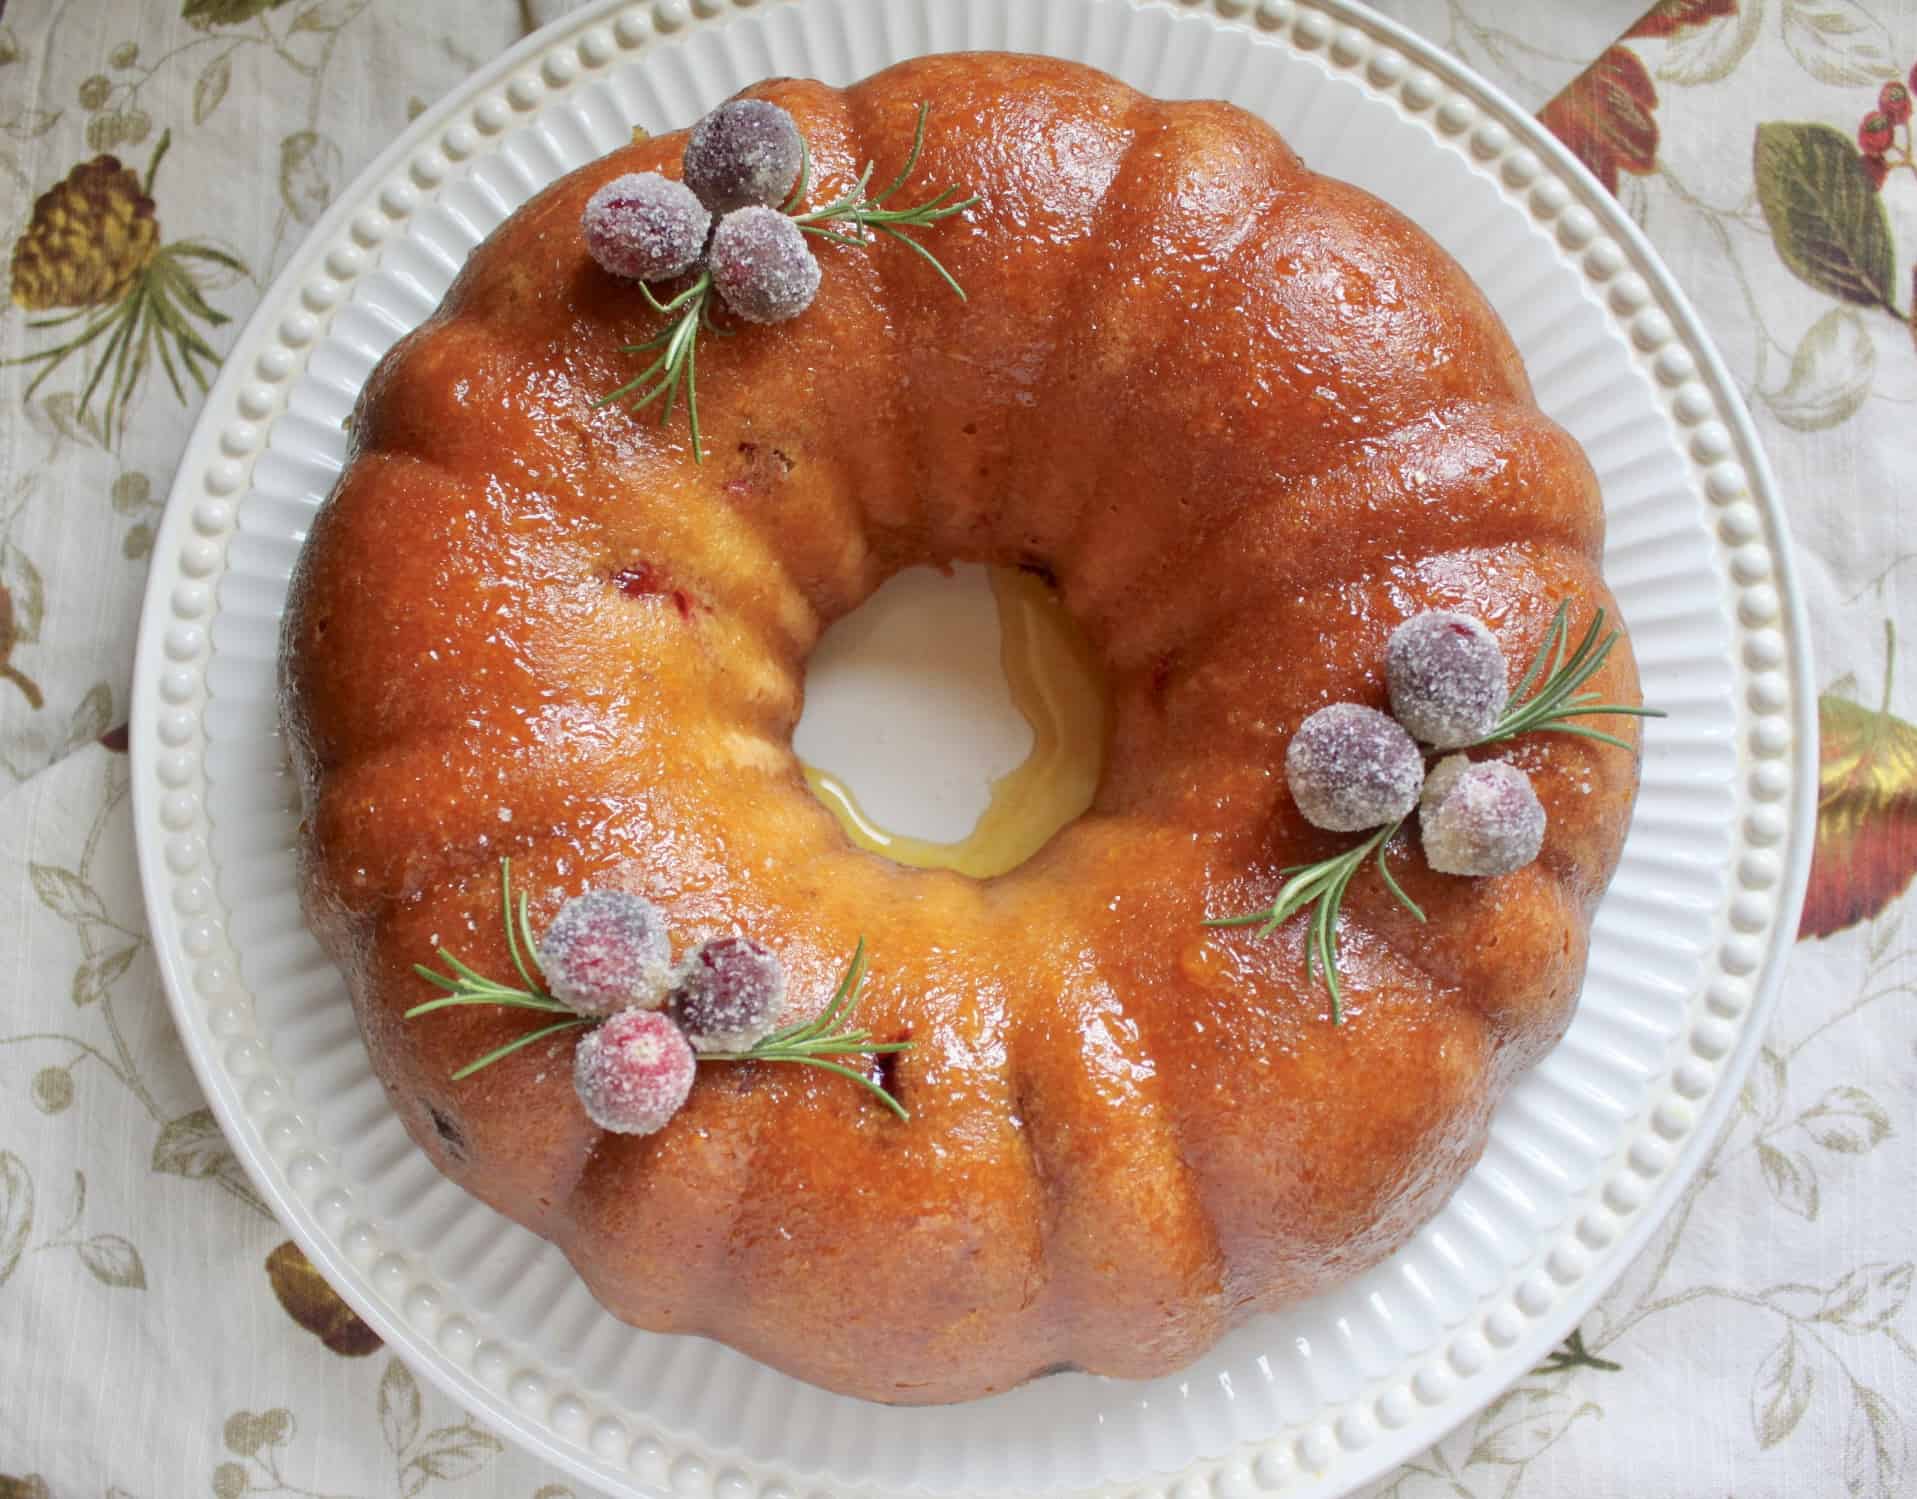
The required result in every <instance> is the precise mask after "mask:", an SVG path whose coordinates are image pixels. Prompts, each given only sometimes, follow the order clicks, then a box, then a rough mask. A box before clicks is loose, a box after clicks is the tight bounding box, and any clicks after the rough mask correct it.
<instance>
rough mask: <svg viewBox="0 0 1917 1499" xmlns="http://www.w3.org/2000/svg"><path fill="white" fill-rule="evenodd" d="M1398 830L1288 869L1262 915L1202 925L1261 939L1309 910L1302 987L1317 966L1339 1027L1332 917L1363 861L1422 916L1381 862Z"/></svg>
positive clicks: (1340, 996)
mask: <svg viewBox="0 0 1917 1499" xmlns="http://www.w3.org/2000/svg"><path fill="white" fill-rule="evenodd" d="M1403 826H1404V819H1403V818H1402V817H1401V818H1399V819H1398V820H1397V821H1396V822H1393V823H1388V824H1386V825H1385V826H1384V827H1381V828H1379V829H1378V831H1377V832H1375V833H1373V834H1372V835H1371V836H1370V837H1369V838H1367V839H1365V841H1364V842H1363V843H1360V844H1358V845H1357V846H1355V847H1353V848H1349V849H1346V850H1345V851H1344V852H1343V853H1341V854H1334V855H1332V857H1330V858H1329V859H1320V860H1319V861H1318V862H1317V863H1316V864H1294V865H1293V866H1292V867H1291V868H1289V869H1286V870H1283V871H1281V872H1282V873H1283V874H1284V875H1285V876H1286V880H1285V883H1284V884H1283V885H1281V886H1279V887H1278V897H1277V899H1276V900H1274V901H1273V902H1272V903H1271V904H1270V905H1269V906H1267V907H1266V908H1265V909H1264V910H1262V911H1251V912H1247V913H1246V914H1245V915H1243V916H1222V917H1218V918H1216V919H1215V920H1212V921H1207V922H1206V923H1205V925H1206V926H1208V927H1213V928H1225V927H1239V926H1255V927H1257V928H1258V931H1257V933H1256V935H1257V936H1260V937H1267V936H1270V935H1271V933H1272V932H1274V931H1276V930H1277V929H1278V927H1279V926H1281V925H1282V924H1283V923H1284V922H1286V921H1289V920H1290V919H1291V918H1292V917H1293V916H1296V915H1297V914H1298V913H1299V912H1300V911H1302V910H1304V909H1305V908H1306V907H1307V906H1309V907H1310V908H1311V924H1310V927H1309V928H1308V929H1307V931H1306V933H1305V982H1306V983H1307V984H1308V983H1310V982H1311V976H1312V967H1313V963H1314V960H1315V962H1316V964H1317V966H1318V967H1321V968H1323V969H1324V974H1325V987H1326V988H1327V989H1328V990H1330V991H1331V1023H1332V1024H1333V1025H1343V1024H1344V1023H1345V1006H1344V991H1343V990H1342V989H1340V988H1339V986H1338V912H1339V910H1340V908H1341V907H1342V906H1343V905H1344V902H1345V891H1346V890H1348V889H1349V888H1350V886H1351V882H1352V880H1353V879H1354V878H1355V877H1356V876H1357V873H1358V871H1359V870H1360V869H1361V868H1363V867H1364V863H1365V861H1366V860H1367V859H1369V858H1371V857H1373V856H1374V855H1375V856H1376V858H1377V861H1378V873H1379V874H1380V875H1382V876H1383V877H1384V882H1385V888H1386V889H1388V890H1389V891H1390V892H1391V893H1392V895H1393V896H1395V897H1396V898H1397V900H1398V903H1399V904H1400V905H1402V906H1403V907H1404V908H1405V909H1406V910H1407V911H1409V912H1410V913H1411V914H1412V915H1413V916H1415V917H1417V918H1418V920H1419V921H1423V920H1424V919H1425V916H1424V911H1423V910H1422V909H1421V908H1420V907H1419V905H1418V903H1417V902H1416V901H1414V900H1413V899H1412V898H1411V897H1410V896H1409V895H1407V894H1405V892H1404V888H1403V887H1402V886H1401V885H1399V883H1398V881H1397V880H1396V879H1395V878H1394V877H1393V876H1392V873H1391V865H1390V864H1389V863H1388V862H1387V861H1386V859H1385V848H1386V845H1387V844H1389V843H1390V842H1391V837H1392V835H1393V834H1394V833H1396V832H1397V831H1398V829H1399V828H1401V827H1403Z"/></svg>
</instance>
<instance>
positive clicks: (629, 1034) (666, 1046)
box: [538, 890, 785, 1135]
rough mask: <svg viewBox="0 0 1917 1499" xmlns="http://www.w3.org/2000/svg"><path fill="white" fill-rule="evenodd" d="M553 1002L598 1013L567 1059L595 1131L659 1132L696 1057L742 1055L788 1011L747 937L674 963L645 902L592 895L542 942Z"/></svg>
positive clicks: (623, 895) (768, 966)
mask: <svg viewBox="0 0 1917 1499" xmlns="http://www.w3.org/2000/svg"><path fill="white" fill-rule="evenodd" d="M538 958H539V966H540V968H541V969H542V970H544V972H545V975H546V983H547V986H548V987H549V988H550V989H551V991H552V995H553V998H555V999H557V1000H559V1001H561V1002H562V1003H564V1004H566V1005H569V1006H571V1007H572V1009H573V1010H575V1011H576V1012H577V1013H579V1014H581V1015H587V1016H604V1017H605V1020H604V1022H603V1023H602V1024H600V1025H598V1026H595V1027H594V1028H593V1029H592V1030H591V1031H589V1032H587V1034H586V1036H585V1037H584V1039H583V1040H581V1041H580V1043H579V1045H578V1048H577V1049H576V1050H575V1051H574V1053H573V1086H574V1087H575V1088H576V1089H577V1090H578V1093H579V1101H580V1102H581V1103H582V1104H584V1105H585V1109H586V1113H587V1114H588V1115H589V1116H591V1118H592V1121H593V1123H595V1124H597V1125H598V1126H599V1127H600V1128H602V1129H609V1130H615V1131H617V1132H619V1133H621V1134H629V1135H649V1134H652V1133H653V1132H655V1131H656V1130H660V1129H663V1128H664V1127H665V1125H666V1122H667V1121H668V1120H669V1119H671V1118H672V1116H673V1115H674V1114H676V1113H678V1112H679V1108H680V1106H681V1105H682V1104H684V1103H685V1101H686V1096H687V1095H688V1094H689V1093H690V1092H691V1091H692V1077H693V1072H694V1070H695V1068H696V1065H697V1062H698V1053H700V1052H740V1051H744V1050H747V1049H748V1048H750V1047H751V1046H753V1045H754V1044H755V1043H757V1042H758V1041H760V1040H762V1039H763V1038H764V1037H765V1036H766V1035H768V1034H769V1033H770V1032H771V1030H772V1027H773V1024H774V1022H775V1021H776V1020H777V1019H778V1017H779V1013H780V1011H781V1010H782V1009H783V1008H784V1005H785V970H784V968H783V967H782V966H781V965H780V963H779V960H778V958H777V957H776V956H775V955H774V954H773V953H772V952H770V951H769V950H768V949H766V948H765V947H763V946H761V945H760V944H759V943H757V942H754V941H753V940H752V939H751V938H749V937H715V938H713V939H712V940H710V941H707V942H702V943H701V944H700V945H699V946H698V947H696V948H694V949H693V950H692V951H691V952H690V953H688V954H687V955H686V957H685V959H684V961H682V962H680V963H678V964H676V965H675V964H674V963H673V961H672V949H671V942H670V939H669V938H668V936H667V934H666V924H665V917H664V915H663V914H662V913H661V912H660V910H659V908H658V907H657V906H655V905H653V904H652V902H651V901H649V900H646V899H645V898H644V897H642V896H638V895H633V894H631V893H630V892H629V891H625V890H589V891H587V892H586V893H585V894H584V895H580V896H575V897H574V898H573V899H572V900H569V901H567V902H566V904H565V905H564V906H562V907H561V908H560V911H559V915H558V916H557V917H555V918H554V920H553V923H552V925H551V926H549V927H547V928H546V932H545V935H544V936H542V937H541V938H540V939H539V950H538Z"/></svg>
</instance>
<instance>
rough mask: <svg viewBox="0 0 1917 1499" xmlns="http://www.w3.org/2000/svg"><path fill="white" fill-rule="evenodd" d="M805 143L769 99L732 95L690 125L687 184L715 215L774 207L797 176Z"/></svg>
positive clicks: (794, 125)
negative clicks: (735, 97) (751, 208)
mask: <svg viewBox="0 0 1917 1499" xmlns="http://www.w3.org/2000/svg"><path fill="white" fill-rule="evenodd" d="M803 155H804V147H803V146H802V145H801V143H800V140H799V127H798V125H797V124H795V123H794V122H793V119H792V116H791V115H789V114H787V113H786V111H785V110H783V109H781V108H780V107H779V106H778V105H776V104H774V103H772V102H771V101H770V100H768V99H733V100H730V101H729V102H727V103H725V104H721V105H720V106H719V107H718V108H717V109H715V110H713V111H712V113H711V114H709V115H707V116H706V117H705V118H704V119H703V120H701V121H699V123H698V124H696V125H694V126H693V127H692V137H691V139H690V140H688V141H687V142H686V155H685V167H684V170H685V175H686V185H687V186H688V187H690V188H691V189H692V191H693V192H695V193H696V194H698V196H699V201H700V202H702V203H704V204H705V206H706V207H707V208H709V209H711V210H712V211H713V212H714V213H730V212H731V211H732V210H733V209H735V208H747V207H750V206H751V205H753V204H757V205H759V206H760V207H762V208H776V207H778V206H779V205H780V204H781V203H783V202H785V200H786V197H787V196H788V195H789V194H790V193H791V191H792V188H793V185H794V184H795V183H796V182H797V181H798V180H799V168H800V163H801V160H802V158H803Z"/></svg>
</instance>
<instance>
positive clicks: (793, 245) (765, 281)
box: [706, 208, 820, 323]
mask: <svg viewBox="0 0 1917 1499" xmlns="http://www.w3.org/2000/svg"><path fill="white" fill-rule="evenodd" d="M706 264H707V266H708V267H709V268H710V270H711V272H712V284H713V285H714V286H716V287H717V288H718V289H719V295H720V296H721V297H722V298H724V300H725V304H726V306H727V307H728V308H730V309H731V310H732V312H733V314H734V315H735V316H737V317H741V318H743V319H745V321H746V322H748V323H782V322H784V321H785V320H786V319H787V318H795V317H797V316H798V315H799V314H800V313H802V312H804V311H805V310H806V308H808V307H810V306H811V305H812V298H813V296H814V295H815V294H816V293H817V292H818V290H819V276H820V272H819V262H818V258H817V257H816V256H814V255H813V253H812V247H811V246H810V245H808V244H807V243H806V242H805V231H803V230H802V229H800V228H799V226H798V225H797V224H795V223H794V222H793V221H792V220H791V219H790V218H788V217H787V216H786V215H785V214H782V213H780V212H779V211H778V210H777V209H776V208H740V209H735V210H734V211H733V212H731V213H729V214H727V215H726V216H725V217H724V218H722V219H721V220H719V227H718V228H717V229H715V230H713V232H712V245H711V248H710V249H709V250H708V251H707V252H706Z"/></svg>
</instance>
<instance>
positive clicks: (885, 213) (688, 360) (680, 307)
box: [593, 103, 978, 463]
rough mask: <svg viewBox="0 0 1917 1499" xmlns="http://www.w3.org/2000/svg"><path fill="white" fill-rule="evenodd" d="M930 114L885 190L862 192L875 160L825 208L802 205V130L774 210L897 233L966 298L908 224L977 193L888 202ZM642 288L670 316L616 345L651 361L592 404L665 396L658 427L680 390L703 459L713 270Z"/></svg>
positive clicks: (808, 173) (861, 244) (827, 236)
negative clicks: (666, 295) (665, 295)
mask: <svg viewBox="0 0 1917 1499" xmlns="http://www.w3.org/2000/svg"><path fill="white" fill-rule="evenodd" d="M930 113H931V105H929V104H924V103H921V104H920V105H919V116H918V123H917V124H916V125H915V126H914V127H913V131H912V149H911V151H910V152H908V153H907V155H906V158H905V165H904V166H902V167H901V168H900V169H899V173H898V175H897V176H896V177H894V178H893V179H892V181H891V183H890V184H889V185H887V187H886V188H885V190H884V191H883V192H881V193H879V194H878V196H877V197H868V196H867V195H866V189H867V188H868V187H869V186H870V184H871V181H872V172H873V169H874V163H872V162H867V163H866V164H865V170H864V171H863V172H861V173H860V174H859V180H858V182H857V183H856V184H855V185H854V186H853V188H852V189H851V191H850V192H847V193H844V194H842V195H841V196H839V197H837V198H835V199H833V201H832V202H830V203H827V204H826V205H825V206H824V207H823V208H813V209H806V208H804V206H803V205H804V203H805V200H806V195H807V194H808V193H809V192H810V191H811V188H812V150H811V147H810V146H808V145H807V144H806V141H805V137H804V136H801V137H800V138H799V178H798V181H797V182H796V183H794V184H793V188H792V193H791V196H790V197H788V198H787V199H786V200H785V202H784V203H783V204H782V205H780V210H779V211H780V212H781V213H784V214H785V215H787V216H788V217H789V218H791V219H792V220H793V222H794V223H796V224H797V225H798V226H799V228H800V229H801V230H803V231H804V232H805V233H807V234H814V235H817V236H818V237H819V238H820V239H824V240H828V241H830V242H831V243H833V244H835V245H847V246H850V247H852V248H853V249H868V248H870V247H871V245H872V244H873V243H874V241H873V237H872V236H873V234H874V233H877V234H883V235H885V236H887V237H888V238H890V239H893V240H896V241H897V242H898V243H899V244H902V245H904V246H905V247H906V249H908V250H910V251H912V253H913V254H915V255H917V256H919V257H920V258H921V259H922V260H924V261H925V262H926V264H928V265H930V266H931V267H932V269H933V270H935V271H937V272H938V274H939V276H940V277H941V278H942V279H943V280H944V282H945V284H946V285H947V286H949V287H951V288H952V290H953V291H954V292H955V293H956V294H957V296H958V299H959V300H960V301H961V302H963V301H964V300H965V288H964V287H962V286H960V285H959V284H958V280H957V278H956V277H954V276H953V275H952V273H951V272H950V271H948V270H947V269H946V268H945V266H944V264H943V263H942V262H941V261H940V260H939V258H938V256H936V255H934V254H933V253H932V252H931V251H930V250H928V249H926V247H925V246H924V245H922V244H920V243H919V242H918V241H917V240H916V239H914V238H912V236H911V235H909V234H907V233H906V232H905V231H906V230H908V229H919V228H923V227H925V226H926V225H928V224H936V223H938V222H939V221H940V220H942V219H949V218H951V217H952V216H953V215H954V214H960V213H963V212H965V210H966V209H968V208H970V207H971V206H972V205H973V204H975V203H977V202H978V198H977V196H976V195H974V196H971V197H966V198H960V197H958V196H957V194H958V189H957V188H956V187H948V188H946V189H945V191H944V192H942V193H940V194H938V196H936V197H934V198H931V199H929V200H927V201H926V202H924V203H921V204H919V205H918V206H917V207H915V208H887V207H886V206H885V205H886V204H887V203H888V202H889V201H890V200H891V198H892V196H893V194H895V193H896V192H898V190H899V189H900V188H902V187H904V186H905V184H906V181H907V179H908V178H910V177H911V175H912V170H913V168H914V167H916V166H917V165H918V162H919V153H920V152H921V150H923V148H924V146H925V121H926V117H927V116H928V115H929V114H930ZM841 224H850V225H851V226H852V232H851V233H847V232H846V231H845V230H844V229H842V228H834V227H831V226H833V225H841ZM639 290H640V291H641V292H642V293H644V295H645V299H646V303H647V305H648V306H650V307H651V308H652V310H653V311H654V312H656V313H658V314H659V315H660V316H661V317H663V318H666V319H667V320H668V321H667V323H666V326H665V327H664V328H663V329H661V330H660V332H658V333H657V334H655V335H654V336H653V337H651V338H649V339H646V340H645V341H644V342H643V343H636V344H625V345H623V346H622V347H621V348H620V351H619V352H620V353H622V354H636V355H641V356H644V355H651V356H652V359H651V362H650V363H648V364H647V365H646V367H645V368H644V369H643V370H641V371H640V372H639V373H638V374H637V375H635V376H633V377H632V379H630V380H628V381H626V383H625V384H624V385H621V386H620V387H619V388H618V389H617V390H613V391H608V392H607V393H606V394H605V395H603V396H601V397H600V398H599V399H598V400H597V401H595V402H593V406H594V408H595V409H597V408H598V407H601V406H610V405H613V404H614V403H615V402H625V403H626V405H627V409H628V410H630V411H633V412H638V411H641V410H643V409H644V408H646V407H647V406H650V405H652V404H653V402H655V401H661V400H663V403H664V404H662V405H661V406H660V408H659V423H660V425H661V426H663V425H665V424H666V423H667V422H669V421H670V420H671V419H672V413H673V410H674V408H675V407H676V406H677V405H678V404H679V401H680V399H681V398H682V397H683V398H684V401H685V407H686V422H687V425H688V426H689V427H690V428H691V430H692V460H693V462H695V463H704V462H705V461H706V458H705V447H704V444H703V443H701V442H700V440H699V379H698V373H699V335H700V334H702V333H714V334H717V335H719V336H720V337H722V338H725V337H730V336H731V335H732V332H733V331H734V330H732V329H729V328H725V327H723V326H721V325H720V324H719V323H718V322H717V321H716V320H715V318H714V316H713V310H714V308H715V307H716V306H717V305H718V294H717V291H716V289H715V288H714V286H713V284H712V273H711V271H710V270H707V269H704V268H701V270H700V272H699V275H698V277H697V279H695V280H694V281H693V282H692V284H691V285H690V286H688V287H686V288H685V290H683V291H681V292H679V293H678V294H677V295H676V296H674V297H673V298H672V299H671V300H670V301H665V302H661V301H660V300H659V299H658V297H656V296H655V295H654V294H653V290H652V288H651V287H650V286H648V285H647V284H646V283H645V282H643V281H642V282H640V283H639Z"/></svg>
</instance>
